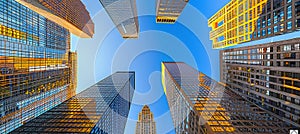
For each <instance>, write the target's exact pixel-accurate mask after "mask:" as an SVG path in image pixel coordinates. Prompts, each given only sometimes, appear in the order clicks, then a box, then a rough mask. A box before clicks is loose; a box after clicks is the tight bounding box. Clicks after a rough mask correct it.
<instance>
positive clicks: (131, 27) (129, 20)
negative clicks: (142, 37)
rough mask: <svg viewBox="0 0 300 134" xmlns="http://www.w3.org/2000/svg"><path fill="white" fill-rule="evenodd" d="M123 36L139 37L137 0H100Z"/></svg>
mask: <svg viewBox="0 0 300 134" xmlns="http://www.w3.org/2000/svg"><path fill="white" fill-rule="evenodd" d="M100 2H101V4H102V6H103V7H104V9H105V10H106V12H107V14H108V15H109V17H110V18H111V19H112V21H113V23H114V24H115V25H116V27H117V29H118V30H119V32H120V34H121V35H122V37H123V38H138V35H139V22H138V16H137V9H136V1H135V0H100Z"/></svg>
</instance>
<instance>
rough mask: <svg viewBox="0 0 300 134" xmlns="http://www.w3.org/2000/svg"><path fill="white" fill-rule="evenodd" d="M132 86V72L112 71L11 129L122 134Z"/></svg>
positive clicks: (17, 130) (133, 75)
mask: <svg viewBox="0 0 300 134" xmlns="http://www.w3.org/2000/svg"><path fill="white" fill-rule="evenodd" d="M134 88H135V73H134V72H116V73H114V74H113V75H111V76H108V77H107V78H105V79H103V80H101V81H99V82H98V83H96V84H95V85H93V86H91V87H89V88H87V89H86V90H84V91H82V92H81V93H79V94H77V95H76V96H74V97H72V98H71V99H69V100H67V101H65V102H63V103H62V104H60V105H58V106H56V107H55V108H53V109H51V110H49V111H48V112H46V113H44V114H42V115H41V116H39V117H37V118H35V119H33V120H31V121H30V122H28V123H26V124H24V125H23V126H22V127H20V128H18V129H16V130H15V131H13V133H20V132H22V133H93V134H95V133H98V134H123V133H124V129H125V126H126V122H127V117H128V113H129V110H130V105H131V100H132V97H133V93H134Z"/></svg>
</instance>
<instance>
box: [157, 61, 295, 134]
mask: <svg viewBox="0 0 300 134" xmlns="http://www.w3.org/2000/svg"><path fill="white" fill-rule="evenodd" d="M162 83H163V87H164V91H165V94H166V96H167V100H168V104H169V107H170V112H171V116H172V119H173V123H174V127H175V132H176V133H177V134H181V133H195V134H196V133H197V134H200V133H208V134H218V133H286V132H288V129H289V127H288V126H287V125H288V124H287V123H285V122H283V121H281V120H280V119H278V118H276V117H275V116H272V115H270V114H269V113H268V112H267V111H265V110H263V109H261V108H259V107H257V106H256V105H254V104H253V103H251V102H248V101H246V100H245V99H243V98H242V97H241V96H240V95H238V94H236V93H235V92H233V91H231V90H230V89H228V88H227V87H225V86H224V85H223V84H221V83H218V82H216V81H214V80H213V79H211V78H209V77H208V76H206V75H205V74H203V73H200V72H198V71H197V70H195V69H193V68H192V67H190V66H188V65H186V64H185V63H176V62H171V63H169V62H164V63H162Z"/></svg>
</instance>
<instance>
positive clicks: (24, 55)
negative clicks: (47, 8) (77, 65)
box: [0, 0, 76, 133]
mask: <svg viewBox="0 0 300 134" xmlns="http://www.w3.org/2000/svg"><path fill="white" fill-rule="evenodd" d="M0 10H1V12H0V133H9V132H11V131H12V130H14V129H16V128H18V127H19V126H21V125H22V124H24V123H26V122H28V121H30V120H31V119H33V118H35V117H37V116H39V115H40V114H42V113H44V112H45V111H47V110H49V109H51V108H53V107H55V106H56V105H58V104H60V103H61V102H63V101H65V100H66V99H68V97H71V96H72V94H73V93H74V90H75V89H74V88H75V87H76V85H74V86H73V87H74V88H71V87H70V84H72V83H73V82H74V81H73V80H71V79H70V77H73V75H75V73H76V71H75V72H71V71H72V70H71V66H70V64H71V63H72V62H69V61H68V57H69V48H70V44H69V43H70V42H69V39H70V38H69V36H70V34H69V31H68V30H66V29H65V28H63V27H60V26H59V25H57V24H56V23H54V22H52V21H49V20H48V19H46V18H44V17H43V16H41V15H39V14H37V13H36V12H34V11H32V10H30V9H28V8H26V7H24V6H23V5H21V4H19V3H18V2H16V1H15V0H3V1H0ZM74 60H75V59H74ZM75 84H76V83H75Z"/></svg>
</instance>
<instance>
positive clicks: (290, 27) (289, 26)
mask: <svg viewBox="0 0 300 134" xmlns="http://www.w3.org/2000/svg"><path fill="white" fill-rule="evenodd" d="M287 29H292V22H291V21H289V22H287Z"/></svg>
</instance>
